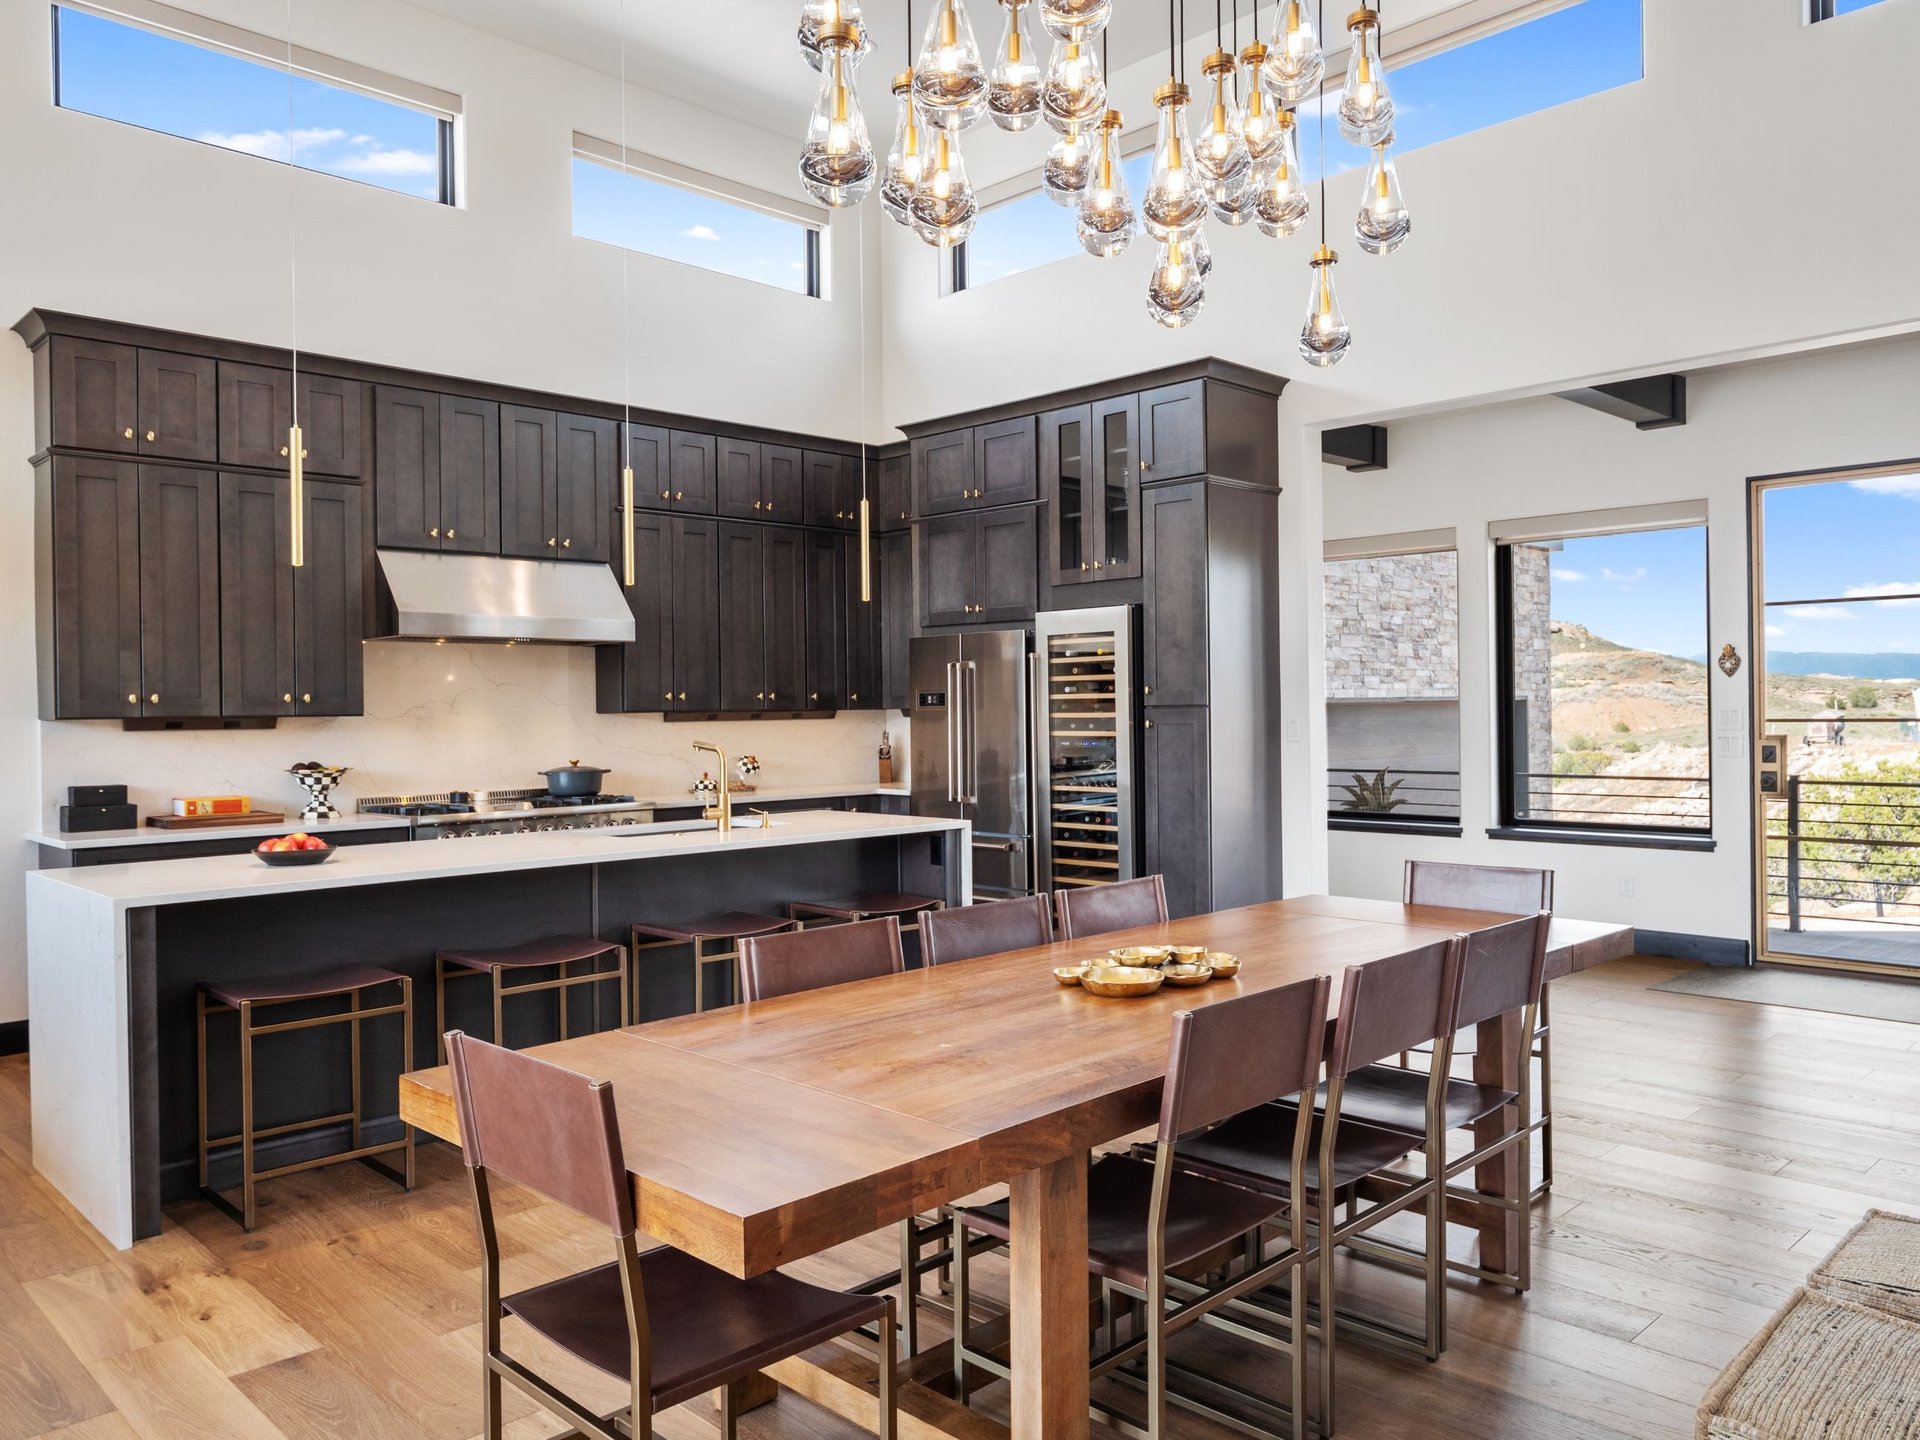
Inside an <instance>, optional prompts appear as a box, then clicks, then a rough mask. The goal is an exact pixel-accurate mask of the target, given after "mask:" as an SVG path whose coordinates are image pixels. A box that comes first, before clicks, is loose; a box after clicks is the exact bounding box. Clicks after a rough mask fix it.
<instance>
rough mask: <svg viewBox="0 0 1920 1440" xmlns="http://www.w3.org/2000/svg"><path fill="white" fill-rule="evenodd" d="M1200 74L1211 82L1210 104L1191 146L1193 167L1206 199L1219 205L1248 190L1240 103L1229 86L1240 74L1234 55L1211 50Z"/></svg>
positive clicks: (1248, 163) (1247, 160) (1248, 169)
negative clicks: (1197, 141) (1205, 125)
mask: <svg viewBox="0 0 1920 1440" xmlns="http://www.w3.org/2000/svg"><path fill="white" fill-rule="evenodd" d="M1200 73H1201V74H1202V75H1205V76H1206V77H1207V78H1208V79H1209V80H1211V81H1213V105H1212V108H1211V109H1209V110H1208V112H1207V127H1206V129H1204V130H1202V131H1201V132H1200V143H1199V144H1198V145H1196V146H1195V147H1194V151H1193V168H1194V169H1195V170H1197V171H1198V172H1199V174H1200V179H1201V182H1202V183H1203V184H1204V185H1205V186H1206V190H1207V198H1208V199H1209V200H1211V201H1212V202H1213V203H1214V204H1216V205H1218V204H1221V203H1223V202H1226V201H1231V200H1232V199H1234V198H1235V197H1236V196H1238V195H1239V194H1240V193H1241V192H1242V191H1243V190H1245V189H1246V188H1247V177H1248V175H1249V173H1250V172H1251V171H1252V169H1253V162H1252V159H1251V157H1250V156H1249V155H1248V154H1247V139H1246V135H1245V133H1244V132H1243V131H1242V129H1241V125H1242V123H1243V122H1242V121H1241V118H1240V101H1239V98H1238V97H1237V96H1236V95H1235V94H1234V93H1233V89H1232V85H1231V82H1232V81H1233V79H1234V78H1235V77H1236V76H1237V75H1238V74H1239V67H1238V66H1237V65H1236V64H1235V63H1234V59H1233V56H1231V55H1229V54H1228V53H1227V52H1226V51H1225V50H1216V51H1214V52H1213V53H1212V54H1211V55H1209V56H1207V58H1206V60H1205V61H1204V62H1203V63H1202V64H1201V66H1200Z"/></svg>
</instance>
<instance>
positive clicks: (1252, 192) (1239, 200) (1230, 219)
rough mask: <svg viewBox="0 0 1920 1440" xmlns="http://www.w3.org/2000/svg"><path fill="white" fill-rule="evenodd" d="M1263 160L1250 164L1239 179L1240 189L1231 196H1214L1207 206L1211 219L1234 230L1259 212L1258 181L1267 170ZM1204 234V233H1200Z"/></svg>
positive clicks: (1265, 162)
mask: <svg viewBox="0 0 1920 1440" xmlns="http://www.w3.org/2000/svg"><path fill="white" fill-rule="evenodd" d="M1267 164H1268V162H1267V161H1265V160H1261V161H1257V162H1254V163H1250V164H1249V165H1248V166H1247V173H1246V174H1245V175H1243V176H1242V177H1241V179H1240V188H1239V189H1238V190H1236V191H1234V192H1233V193H1232V194H1231V195H1218V196H1215V197H1214V198H1213V199H1212V201H1211V202H1210V203H1209V205H1208V209H1210V210H1211V211H1212V212H1213V218H1214V219H1216V220H1218V221H1219V222H1220V223H1221V224H1222V225H1231V226H1234V227H1235V228H1236V229H1237V228H1238V227H1239V226H1242V225H1244V224H1246V223H1247V222H1248V221H1249V220H1251V219H1253V218H1254V217H1255V216H1256V215H1257V214H1258V212H1259V206H1260V179H1261V176H1262V174H1263V173H1264V172H1265V170H1266V168H1267ZM1202 233H1203V234H1204V233H1205V232H1204V231H1203V232H1202Z"/></svg>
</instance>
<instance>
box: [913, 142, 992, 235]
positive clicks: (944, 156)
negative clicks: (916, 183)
mask: <svg viewBox="0 0 1920 1440" xmlns="http://www.w3.org/2000/svg"><path fill="white" fill-rule="evenodd" d="M908 213H909V214H911V216H912V217H913V233H914V234H916V235H918V236H919V237H920V238H921V239H922V240H924V241H926V242H927V244H929V245H932V246H934V247H935V248H936V249H940V250H948V249H951V248H952V247H953V246H955V245H958V244H959V243H960V242H961V241H963V240H965V239H966V238H967V236H969V235H971V234H972V233H973V223H974V221H976V220H978V219H979V218H980V205H979V202H978V201H977V200H976V199H975V198H974V193H973V185H972V183H971V182H970V181H969V180H968V179H967V164H966V161H965V160H964V159H963V158H962V157H961V154H960V137H959V136H957V135H955V134H953V133H952V132H950V131H946V130H936V131H935V132H934V134H933V163H932V165H931V166H930V167H929V168H928V170H927V175H926V178H925V179H924V180H923V181H922V182H921V184H920V188H919V189H918V190H916V191H914V192H913V200H912V201H911V202H910V204H909V206H908Z"/></svg>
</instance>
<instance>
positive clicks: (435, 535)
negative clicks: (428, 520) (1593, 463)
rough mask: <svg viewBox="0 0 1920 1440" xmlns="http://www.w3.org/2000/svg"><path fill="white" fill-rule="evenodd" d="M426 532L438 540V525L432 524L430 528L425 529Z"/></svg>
mask: <svg viewBox="0 0 1920 1440" xmlns="http://www.w3.org/2000/svg"><path fill="white" fill-rule="evenodd" d="M427 534H429V535H431V536H432V537H433V538H434V539H436V540H438V539H439V538H440V527H439V526H438V525H436V526H434V527H433V528H432V529H431V530H429V531H427Z"/></svg>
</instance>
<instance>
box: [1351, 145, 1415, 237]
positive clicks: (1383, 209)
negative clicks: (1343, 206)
mask: <svg viewBox="0 0 1920 1440" xmlns="http://www.w3.org/2000/svg"><path fill="white" fill-rule="evenodd" d="M1412 229H1413V219H1412V217H1411V216H1410V215H1408V214H1407V202H1406V199H1405V197H1403V196H1402V195H1401V194H1400V173H1399V171H1398V170H1397V169H1395V168H1394V163H1393V137H1392V136H1391V135H1389V136H1388V137H1387V138H1386V139H1385V140H1383V141H1381V142H1380V143H1379V144H1378V145H1376V146H1374V147H1373V163H1372V164H1370V165H1368V166H1367V188H1366V190H1365V192H1364V193H1363V194H1362V195H1361V197H1360V214H1359V215H1358V216H1357V217H1356V218H1355V220H1354V222H1353V233H1354V238H1355V239H1357V240H1358V241H1359V242H1360V248H1361V249H1362V250H1364V251H1366V252H1367V253H1368V254H1369V255H1391V254H1392V253H1393V252H1394V251H1396V250H1398V249H1399V248H1400V247H1401V246H1402V245H1404V244H1405V243H1406V240H1407V236H1408V234H1409V233H1410V232H1411V231H1412Z"/></svg>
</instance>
